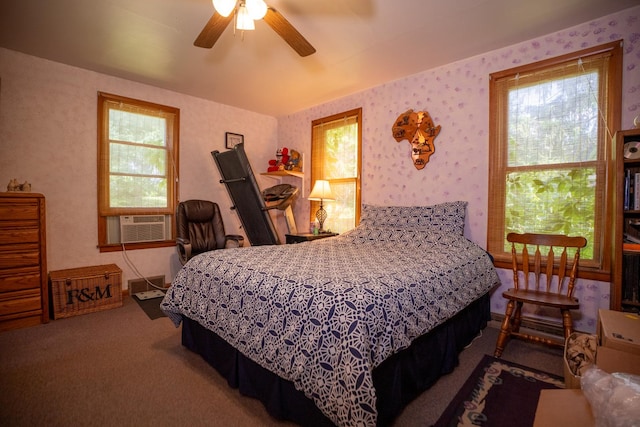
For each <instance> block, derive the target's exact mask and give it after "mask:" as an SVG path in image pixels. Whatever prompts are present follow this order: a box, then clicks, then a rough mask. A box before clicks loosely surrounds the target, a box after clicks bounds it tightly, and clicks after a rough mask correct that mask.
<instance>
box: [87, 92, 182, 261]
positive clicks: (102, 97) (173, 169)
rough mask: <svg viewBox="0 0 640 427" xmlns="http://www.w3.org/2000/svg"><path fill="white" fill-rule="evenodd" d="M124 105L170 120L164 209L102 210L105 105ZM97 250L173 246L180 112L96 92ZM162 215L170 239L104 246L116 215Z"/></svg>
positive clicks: (105, 164)
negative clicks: (166, 223)
mask: <svg viewBox="0 0 640 427" xmlns="http://www.w3.org/2000/svg"><path fill="white" fill-rule="evenodd" d="M113 103H117V104H126V105H127V106H130V107H131V108H132V109H140V110H147V111H149V112H151V113H152V114H151V115H155V116H158V117H161V116H167V117H171V118H172V120H171V126H169V127H168V128H167V139H168V140H169V141H170V145H171V146H170V148H167V153H168V155H169V156H170V157H169V158H168V159H167V165H168V170H167V175H166V176H167V202H168V206H167V207H166V208H111V207H107V206H105V204H106V203H108V197H109V194H108V193H109V192H108V188H109V110H110V108H109V105H111V104H113ZM97 113H98V118H97V124H98V159H97V161H98V168H97V169H98V248H99V249H100V252H116V251H122V250H123V247H124V249H126V250H131V249H148V248H158V247H169V246H174V245H175V241H174V238H173V236H175V210H176V206H177V204H178V176H179V171H178V168H179V152H180V150H179V136H180V109H179V108H175V107H170V106H166V105H161V104H156V103H152V102H148V101H142V100H138V99H133V98H127V97H124V96H120V95H114V94H110V93H105V92H98V111H97ZM153 214H156V215H164V216H168V217H169V218H170V220H169V222H170V223H171V235H170V236H168V238H167V239H166V240H162V241H156V242H139V243H124V244H123V243H108V227H107V218H108V217H112V216H119V215H153Z"/></svg>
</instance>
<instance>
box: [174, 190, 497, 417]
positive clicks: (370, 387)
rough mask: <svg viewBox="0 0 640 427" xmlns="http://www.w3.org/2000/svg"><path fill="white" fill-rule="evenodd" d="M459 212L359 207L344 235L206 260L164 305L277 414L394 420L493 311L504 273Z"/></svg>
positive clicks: (182, 276)
mask: <svg viewBox="0 0 640 427" xmlns="http://www.w3.org/2000/svg"><path fill="white" fill-rule="evenodd" d="M465 210H466V202H447V203H442V204H438V205H434V206H417V207H415V206H414V207H399V206H386V207H381V206H372V205H363V206H362V218H361V222H360V225H359V226H358V227H356V228H355V229H354V230H351V231H349V232H347V233H343V234H342V235H340V236H336V237H332V238H328V239H320V240H315V241H311V242H305V243H299V244H294V245H276V246H255V247H250V248H234V249H225V250H218V251H212V252H208V253H205V254H201V255H199V256H197V257H194V258H192V259H191V260H190V261H189V262H188V263H187V264H186V265H184V266H183V268H182V269H181V270H180V271H179V272H178V274H177V275H176V278H175V279H174V281H173V282H172V285H171V287H170V289H169V290H168V291H167V294H166V296H165V298H164V299H163V301H162V303H161V308H162V310H163V311H164V312H165V313H166V314H167V316H168V317H169V318H170V319H171V320H172V321H173V322H174V324H175V325H176V326H179V325H180V324H182V326H183V328H182V340H183V344H184V345H185V346H186V347H188V348H190V349H191V350H193V351H196V352H197V353H199V354H201V355H202V356H203V357H204V358H205V359H206V360H207V361H208V362H209V363H210V364H212V365H213V366H214V367H216V369H218V371H220V373H221V374H222V375H223V376H225V377H226V378H227V381H228V382H229V384H230V385H231V386H233V387H238V388H239V389H240V391H241V392H242V393H243V394H246V395H249V396H253V397H257V398H259V399H261V400H262V401H263V403H264V404H265V406H266V408H267V410H268V411H269V412H270V413H271V414H272V415H274V416H276V417H278V418H285V419H291V420H293V421H295V422H297V423H299V424H302V425H333V424H335V425H340V426H351V425H354V426H355V425H362V426H364V425H366V426H375V425H388V424H389V423H391V422H392V420H393V418H394V417H395V416H397V414H398V413H399V412H400V411H401V410H402V408H403V407H404V406H405V405H406V404H407V403H408V402H410V401H411V400H412V399H413V398H414V397H415V396H416V395H417V394H419V393H420V392H422V391H423V390H425V389H426V388H428V387H429V386H430V385H431V384H432V383H433V382H435V381H436V379H437V378H438V377H439V376H440V375H442V374H443V373H446V372H450V371H451V370H452V369H453V368H454V367H455V366H456V364H457V355H458V352H459V351H461V349H462V348H463V347H464V345H466V344H467V343H468V342H470V341H471V340H472V339H473V337H474V336H475V335H476V334H477V333H478V332H479V331H480V330H481V329H482V328H484V327H485V326H486V322H487V320H488V319H489V314H490V313H489V298H488V292H489V291H490V290H491V289H492V288H493V287H494V286H495V285H496V284H497V283H498V281H499V280H498V276H497V274H496V271H495V269H494V268H493V264H492V262H491V260H490V258H489V256H488V254H487V253H486V252H485V251H484V250H483V249H482V248H480V247H479V246H477V245H476V244H474V243H473V242H471V241H470V240H468V239H466V238H465V237H464V236H463V229H464V214H465Z"/></svg>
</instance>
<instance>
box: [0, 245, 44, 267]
mask: <svg viewBox="0 0 640 427" xmlns="http://www.w3.org/2000/svg"><path fill="white" fill-rule="evenodd" d="M37 265H40V252H39V251H38V250H37V249H31V248H25V249H24V250H18V251H13V252H3V251H2V250H0V271H1V270H6V269H9V268H20V267H29V266H37Z"/></svg>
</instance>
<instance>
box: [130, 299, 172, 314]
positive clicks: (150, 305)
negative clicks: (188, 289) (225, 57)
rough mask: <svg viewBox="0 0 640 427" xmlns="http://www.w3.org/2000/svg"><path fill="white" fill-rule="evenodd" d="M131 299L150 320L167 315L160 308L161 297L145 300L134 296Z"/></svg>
mask: <svg viewBox="0 0 640 427" xmlns="http://www.w3.org/2000/svg"><path fill="white" fill-rule="evenodd" d="M133 300H134V301H135V302H137V303H138V305H139V306H140V308H141V309H142V310H143V311H144V312H145V313H146V315H147V316H148V317H149V319H151V320H155V319H159V318H161V317H167V315H166V314H164V312H163V311H162V310H160V303H161V302H162V298H151V299H146V300H139V299H138V298H136V297H135V296H134V297H133Z"/></svg>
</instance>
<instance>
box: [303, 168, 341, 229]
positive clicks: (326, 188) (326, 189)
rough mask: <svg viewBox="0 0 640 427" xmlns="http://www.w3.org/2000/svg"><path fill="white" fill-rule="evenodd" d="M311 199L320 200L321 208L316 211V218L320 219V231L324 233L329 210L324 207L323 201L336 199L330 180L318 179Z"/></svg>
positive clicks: (310, 194)
mask: <svg viewBox="0 0 640 427" xmlns="http://www.w3.org/2000/svg"><path fill="white" fill-rule="evenodd" d="M309 200H320V209H318V211H317V212H316V218H317V219H318V223H319V224H320V230H319V232H320V233H322V232H323V231H324V229H323V224H324V221H325V220H326V219H327V211H325V210H324V208H323V207H322V202H323V201H324V200H335V198H334V197H333V193H332V192H331V186H330V185H329V181H326V180H324V179H318V180H316V182H315V184H313V189H312V190H311V193H309Z"/></svg>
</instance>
